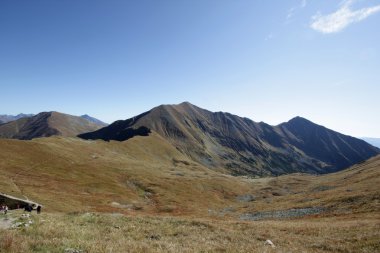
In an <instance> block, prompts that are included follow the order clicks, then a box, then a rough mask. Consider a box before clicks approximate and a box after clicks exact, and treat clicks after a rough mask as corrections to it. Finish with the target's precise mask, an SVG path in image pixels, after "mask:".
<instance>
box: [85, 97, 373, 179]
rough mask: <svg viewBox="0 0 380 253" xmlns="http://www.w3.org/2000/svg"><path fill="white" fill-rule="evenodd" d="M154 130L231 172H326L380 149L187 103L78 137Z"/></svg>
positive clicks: (297, 122)
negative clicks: (208, 109)
mask: <svg viewBox="0 0 380 253" xmlns="http://www.w3.org/2000/svg"><path fill="white" fill-rule="evenodd" d="M151 131H154V132H157V133H158V134H159V135H161V136H162V137H163V138H165V139H167V140H168V141H169V142H170V143H171V144H172V145H174V146H175V147H176V148H177V150H179V151H180V152H181V153H183V154H186V155H187V156H188V157H190V158H191V159H193V160H194V161H197V162H199V163H201V164H203V165H205V166H207V167H212V168H225V170H226V171H227V172H230V173H232V174H250V175H279V174H284V173H292V172H309V173H327V172H333V171H338V170H341V169H344V168H347V167H349V166H351V165H353V164H355V163H358V162H361V161H363V160H366V159H368V158H370V157H372V156H375V155H377V154H379V152H380V151H379V149H377V148H375V147H373V146H371V145H369V144H367V143H366V142H364V141H362V140H359V139H356V138H353V137H350V136H346V135H343V134H339V133H337V132H334V131H332V130H329V129H327V128H325V127H323V126H319V125H317V124H314V123H312V122H310V121H308V120H306V119H302V118H300V117H297V118H294V119H292V120H290V121H289V122H286V123H283V124H280V125H278V126H270V125H268V124H266V123H263V122H260V123H257V122H254V121H252V120H250V119H247V118H241V117H238V116H236V115H232V114H229V113H223V112H215V113H214V112H210V111H207V110H204V109H201V108H199V107H197V106H194V105H192V104H190V103H188V102H185V103H182V104H179V105H161V106H158V107H155V108H153V109H152V110H150V111H148V112H145V113H143V114H140V115H138V116H136V117H133V118H131V119H127V120H119V121H116V122H114V123H113V124H111V125H109V126H108V127H105V128H102V129H99V130H97V131H94V132H90V133H85V134H81V135H79V137H80V138H83V139H102V140H106V141H109V140H117V141H124V140H127V139H129V138H132V137H133V136H139V135H140V136H147V135H149V133H150V132H151Z"/></svg>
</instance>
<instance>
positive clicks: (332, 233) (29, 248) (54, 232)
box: [0, 213, 380, 253]
mask: <svg viewBox="0 0 380 253" xmlns="http://www.w3.org/2000/svg"><path fill="white" fill-rule="evenodd" d="M36 216H37V215H34V218H33V219H34V220H35V224H33V225H32V226H31V227H29V228H22V229H14V230H7V231H2V233H1V234H0V252H14V253H16V252H64V250H65V249H68V248H73V249H78V250H83V252H379V250H380V241H379V236H380V222H379V216H378V215H377V216H375V217H360V218H358V217H356V218H355V217H345V218H314V219H307V220H305V219H302V220H292V221H260V222H242V221H233V220H224V221H223V220H209V219H196V218H193V219H190V218H174V217H149V216H146V217H128V216H122V215H117V214H104V213H103V214H99V213H95V214H94V213H84V214H79V213H73V214H46V213H45V214H42V215H40V216H38V217H36ZM267 239H270V240H272V241H273V243H274V244H275V246H276V248H272V247H270V246H267V245H265V244H264V243H265V241H266V240H267Z"/></svg>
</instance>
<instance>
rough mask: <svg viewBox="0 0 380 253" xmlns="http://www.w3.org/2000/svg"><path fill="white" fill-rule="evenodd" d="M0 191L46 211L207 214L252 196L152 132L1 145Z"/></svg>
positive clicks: (242, 186)
mask: <svg viewBox="0 0 380 253" xmlns="http://www.w3.org/2000/svg"><path fill="white" fill-rule="evenodd" d="M0 168H1V171H2V173H1V175H0V189H2V191H3V192H5V193H9V194H13V195H17V196H26V197H28V198H30V199H32V200H35V201H37V202H41V203H42V204H44V205H46V207H47V209H49V210H51V211H78V210H97V211H106V212H111V211H117V212H169V213H187V212H206V213H207V209H208V208H209V207H210V206H211V207H212V206H216V207H218V206H221V205H225V203H228V202H229V201H233V200H234V199H235V197H236V196H237V195H239V194H244V193H245V192H247V191H249V187H248V183H245V182H241V181H240V180H239V179H237V178H234V177H232V176H227V175H223V174H220V173H216V172H214V171H212V170H209V169H206V168H204V167H202V166H200V165H198V164H196V163H194V162H192V161H189V160H188V159H187V158H185V157H184V156H183V155H182V154H180V153H179V152H178V151H177V150H176V149H175V148H174V147H173V146H172V145H170V144H168V143H167V142H166V141H165V140H164V139H162V138H161V137H160V136H158V135H156V134H154V133H153V134H152V135H151V136H149V137H136V138H133V139H131V140H129V141H127V142H113V141H111V142H104V141H84V140H81V139H77V138H62V137H51V138H41V139H35V140H33V141H27V142H26V141H18V140H0Z"/></svg>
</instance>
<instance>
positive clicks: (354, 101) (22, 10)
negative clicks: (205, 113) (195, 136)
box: [0, 0, 380, 137]
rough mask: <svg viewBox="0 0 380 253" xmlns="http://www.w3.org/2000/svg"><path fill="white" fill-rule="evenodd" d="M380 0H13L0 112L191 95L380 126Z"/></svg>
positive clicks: (277, 113)
mask: <svg viewBox="0 0 380 253" xmlns="http://www.w3.org/2000/svg"><path fill="white" fill-rule="evenodd" d="M379 25H380V0H377V1H375V0H344V1H327V0H326V1H311V0H308V1H304V0H294V1H293V0H292V1H290V0H289V1H277V0H257V1H253V0H252V1H249V0H244V1H239V0H228V1H227V0H191V1H190V0H168V1H164V0H160V1H156V0H151V1H146V0H139V1H132V0H131V1H127V0H107V1H97V0H87V1H86V0H80V1H78V0H66V1H60V0H45V1H42V0H34V1H30V0H28V1H27V0H25V1H22V0H18V1H14V0H2V1H0V91H1V93H0V94H1V100H0V114H17V113H20V112H23V113H38V112H41V111H52V110H56V111H60V112H65V113H69V114H74V115H81V114H85V113H87V114H90V115H92V116H95V117H97V118H99V119H101V120H104V121H106V122H112V121H114V120H117V119H126V118H129V117H131V116H134V115H136V114H139V113H141V112H144V111H146V110H149V109H151V108H152V107H154V106H157V105H159V104H176V103H180V102H182V101H190V102H191V103H193V104H196V105H198V106H200V107H202V108H205V109H209V110H211V111H227V112H231V113H234V114H237V115H239V116H244V117H248V118H251V119H252V120H254V121H264V122H267V123H269V124H273V125H275V124H278V123H280V122H284V121H287V120H289V119H290V118H292V117H294V116H297V115H300V116H303V117H305V118H308V119H310V120H312V121H314V122H316V123H319V124H322V125H325V126H327V127H329V128H332V129H334V130H336V131H340V132H342V133H345V134H349V135H353V136H371V137H380V127H379V126H380V117H379V116H380V115H379V114H380V113H379V112H380V110H379V108H380V99H379V94H380V74H379V69H380V68H379V67H380V46H379V45H380V32H379Z"/></svg>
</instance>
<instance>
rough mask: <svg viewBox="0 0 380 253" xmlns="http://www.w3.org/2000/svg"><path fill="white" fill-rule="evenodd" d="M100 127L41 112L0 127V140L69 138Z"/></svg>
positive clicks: (80, 120) (84, 121) (78, 118)
mask: <svg viewBox="0 0 380 253" xmlns="http://www.w3.org/2000/svg"><path fill="white" fill-rule="evenodd" d="M102 126H103V125H98V124H95V123H93V122H90V121H88V120H86V119H84V118H81V117H77V116H72V115H68V114H63V113H59V112H42V113H39V114H37V115H35V116H33V117H28V118H20V119H18V120H15V121H11V122H8V123H6V124H2V125H0V138H11V139H21V140H30V139H33V138H37V137H48V136H52V135H60V136H68V137H71V136H76V135H78V134H80V133H85V132H88V131H95V130H97V129H99V128H101V127H102Z"/></svg>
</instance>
